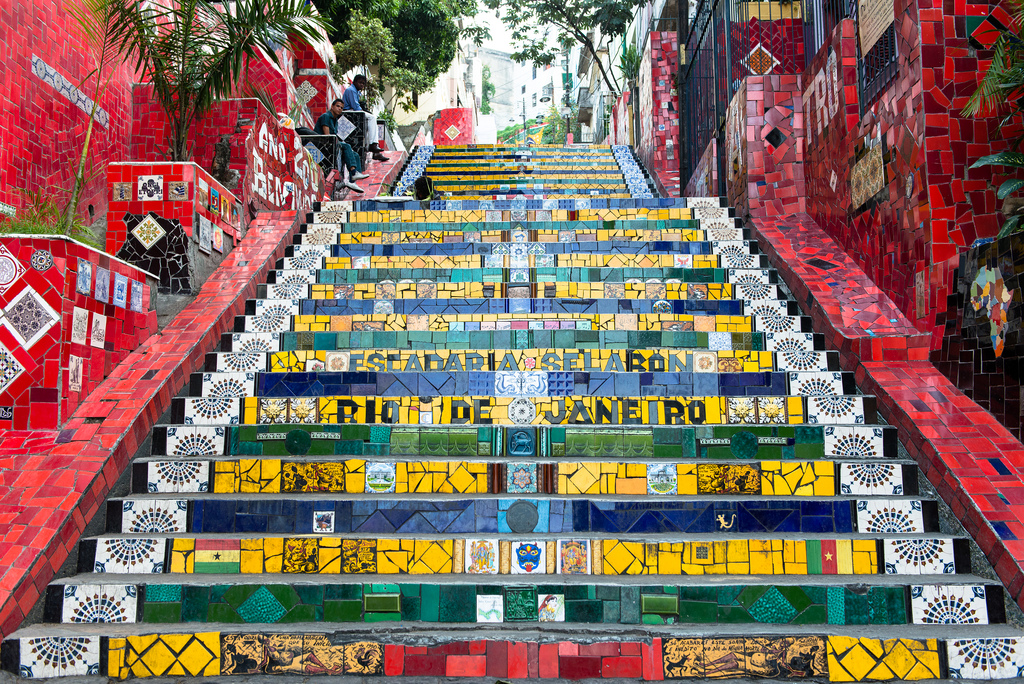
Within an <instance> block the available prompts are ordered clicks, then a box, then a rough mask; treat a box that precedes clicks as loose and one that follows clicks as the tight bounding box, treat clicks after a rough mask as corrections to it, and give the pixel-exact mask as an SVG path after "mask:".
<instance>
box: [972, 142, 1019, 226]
mask: <svg viewBox="0 0 1024 684" xmlns="http://www.w3.org/2000/svg"><path fill="white" fill-rule="evenodd" d="M982 166H1004V167H1007V168H1010V169H1016V170H1018V171H1020V170H1022V169H1024V154H1021V153H1020V152H1000V153H998V154H989V155H985V156H984V157H982V158H981V159H979V160H978V161H976V162H974V163H973V164H971V168H972V169H977V168H980V167H982ZM1021 188H1024V180H1021V179H1018V178H1011V179H1010V180H1007V181H1003V184H1002V185H1001V186H1000V187H999V190H998V191H997V192H996V197H998V198H999V199H1006V198H1007V197H1009V196H1010V195H1011V194H1013V193H1015V192H1017V191H1018V190H1020V189H1021ZM1021 228H1022V226H1021V215H1020V214H1014V215H1013V216H1010V217H1009V218H1008V219H1007V220H1006V223H1004V224H1003V227H1002V228H1001V229H1000V231H999V235H998V236H997V237H1006V236H1007V235H1011V234H1013V233H1016V232H1018V231H1019V230H1021Z"/></svg>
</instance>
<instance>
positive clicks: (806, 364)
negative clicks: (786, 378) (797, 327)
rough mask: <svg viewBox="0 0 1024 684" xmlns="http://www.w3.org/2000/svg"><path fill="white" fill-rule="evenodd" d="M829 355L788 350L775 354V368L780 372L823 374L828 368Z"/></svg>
mask: <svg viewBox="0 0 1024 684" xmlns="http://www.w3.org/2000/svg"><path fill="white" fill-rule="evenodd" d="M828 359H829V353H828V352H825V351H806V350H796V349H790V350H787V351H781V352H776V353H775V367H776V368H778V369H779V370H780V371H799V372H802V373H806V372H812V373H813V372H825V371H827V370H828V367H829V362H828Z"/></svg>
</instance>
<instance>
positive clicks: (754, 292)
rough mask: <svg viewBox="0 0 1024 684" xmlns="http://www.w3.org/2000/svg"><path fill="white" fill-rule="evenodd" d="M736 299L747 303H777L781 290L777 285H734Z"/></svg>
mask: <svg viewBox="0 0 1024 684" xmlns="http://www.w3.org/2000/svg"><path fill="white" fill-rule="evenodd" d="M733 292H734V293H735V294H734V297H735V298H736V299H742V300H743V301H746V302H760V301H765V300H768V301H775V300H777V299H778V298H779V289H778V287H777V286H775V285H764V284H762V283H741V284H738V285H733Z"/></svg>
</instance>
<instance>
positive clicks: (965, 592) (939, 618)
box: [910, 584, 988, 625]
mask: <svg viewBox="0 0 1024 684" xmlns="http://www.w3.org/2000/svg"><path fill="white" fill-rule="evenodd" d="M910 611H911V615H912V616H913V624H915V625H985V624H988V604H987V603H986V598H985V587H982V586H978V585H966V586H952V585H931V584H926V585H924V586H912V587H910Z"/></svg>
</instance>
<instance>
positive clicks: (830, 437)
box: [825, 425, 886, 459]
mask: <svg viewBox="0 0 1024 684" xmlns="http://www.w3.org/2000/svg"><path fill="white" fill-rule="evenodd" d="M884 434H885V433H884V431H883V430H882V428H880V427H873V426H870V425H865V426H843V425H828V426H826V427H825V458H854V459H861V458H883V457H885V455H886V454H885V440H884Z"/></svg>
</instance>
